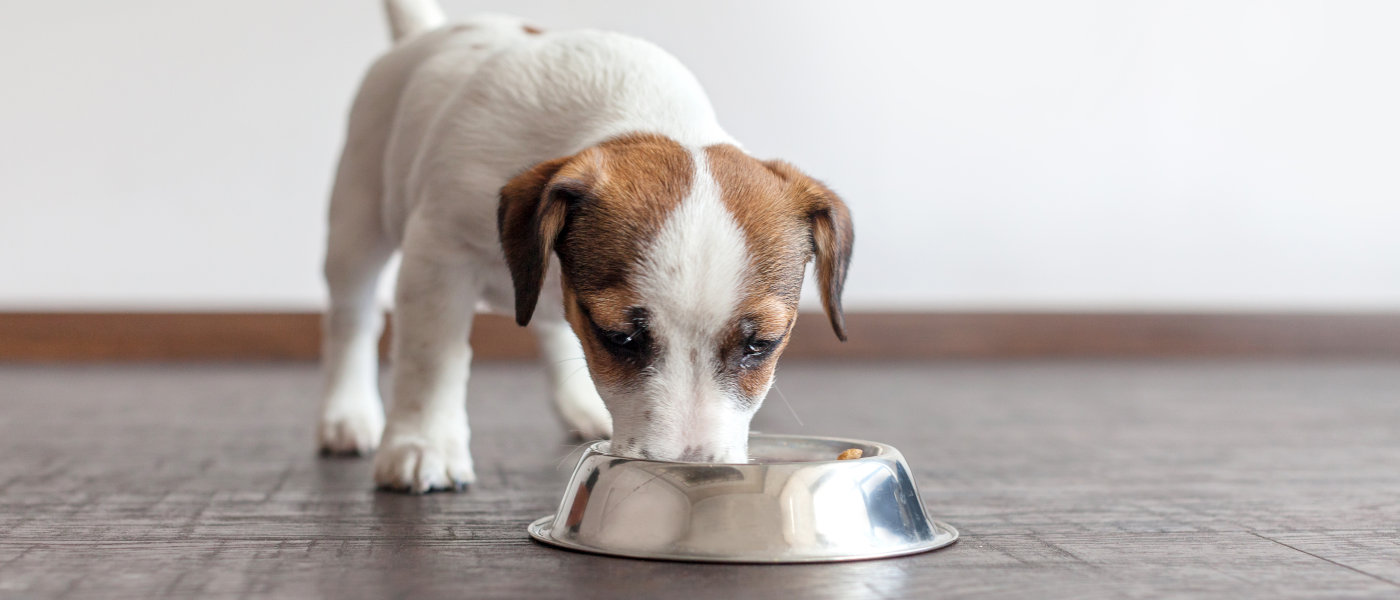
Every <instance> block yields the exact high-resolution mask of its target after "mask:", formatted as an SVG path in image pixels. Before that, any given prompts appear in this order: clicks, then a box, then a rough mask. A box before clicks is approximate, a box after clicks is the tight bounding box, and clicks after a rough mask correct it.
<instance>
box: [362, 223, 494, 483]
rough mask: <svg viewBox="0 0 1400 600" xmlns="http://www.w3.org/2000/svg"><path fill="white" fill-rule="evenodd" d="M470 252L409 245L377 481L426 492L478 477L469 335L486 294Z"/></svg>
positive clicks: (399, 291)
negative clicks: (470, 415)
mask: <svg viewBox="0 0 1400 600" xmlns="http://www.w3.org/2000/svg"><path fill="white" fill-rule="evenodd" d="M476 273H477V270H476V269H474V268H472V265H471V264H470V260H469V259H467V258H465V257H452V256H445V255H443V254H442V253H436V252H422V251H419V252H415V251H414V250H413V249H411V248H409V247H405V249H404V256H403V262H402V264H401V266H400V268H399V279H398V286H397V291H396V293H395V302H394V321H393V323H392V325H393V328H392V329H393V338H394V339H393V378H394V383H393V403H392V405H391V406H390V409H389V416H388V424H387V426H386V427H385V429H384V440H383V444H382V445H381V447H380V450H379V453H378V454H377V455H376V456H375V457H374V479H375V482H376V483H378V484H379V485H380V486H383V487H387V488H391V489H396V490H406V491H411V492H414V493H422V492H427V491H430V490H442V489H462V488H463V487H465V486H466V485H467V484H469V483H471V482H473V481H474V480H475V479H476V474H475V472H474V471H473V468H472V457H471V453H470V451H469V450H468V448H467V444H468V442H469V441H470V432H469V429H468V425H467V408H466V397H467V373H468V370H469V368H470V362H471V347H470V346H468V344H467V335H468V334H469V333H470V330H471V322H472V317H473V313H474V310H475V307H476V302H477V298H478V297H479V296H480V289H479V283H478V282H477V281H476V279H475V277H476Z"/></svg>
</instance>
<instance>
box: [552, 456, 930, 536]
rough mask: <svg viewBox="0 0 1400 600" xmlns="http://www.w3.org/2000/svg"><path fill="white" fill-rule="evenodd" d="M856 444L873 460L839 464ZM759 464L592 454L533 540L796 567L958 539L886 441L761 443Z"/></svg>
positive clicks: (752, 458)
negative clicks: (932, 511)
mask: <svg viewBox="0 0 1400 600" xmlns="http://www.w3.org/2000/svg"><path fill="white" fill-rule="evenodd" d="M848 448H857V449H860V450H861V451H862V452H863V454H864V456H863V457H862V458H859V459H854V460H836V457H837V455H839V454H840V453H841V452H842V451H844V450H846V449H848ZM749 456H750V462H748V463H741V464H714V463H677V462H663V461H655V460H641V459H636V458H624V457H621V456H614V455H610V454H608V443H607V442H597V443H594V444H593V445H592V446H590V447H589V448H588V450H587V451H585V452H584V454H583V458H582V459H581V460H580V461H579V463H578V467H577V468H575V469H574V474H573V477H572V478H571V479H570V480H569V486H568V489H567V490H566V491H565V492H564V499H563V500H562V501H561V502H560V503H559V511H558V512H557V513H556V514H554V515H553V516H548V517H544V518H542V519H540V520H538V521H535V522H534V523H531V524H530V527H529V531H530V536H531V537H533V538H535V539H536V540H538V541H540V542H544V543H546V544H552V545H555V546H560V547H563V548H568V549H571V550H580V551H584V552H594V553H598V554H610V555H614V556H627V557H632V558H651V559H662V560H685V561H703V562H743V563H796V562H822V561H841V560H861V559H869V558H883V557H888V556H900V555H904V554H913V553H916V552H924V551H927V550H933V549H935V548H940V547H943V546H946V545H948V544H951V543H953V541H954V540H957V539H958V532H957V530H956V529H953V528H952V527H949V526H948V525H947V524H944V523H940V522H938V521H935V520H933V519H932V518H930V517H929V516H928V513H927V512H925V511H924V504H923V501H922V500H921V499H920V498H919V490H918V487H916V486H915V485H914V479H913V477H912V476H910V474H909V466H908V465H907V464H905V462H904V457H903V456H901V455H900V454H899V451H898V450H895V449H894V447H892V446H888V445H885V444H879V443H876V442H867V441H862V440H846V439H839V438H819V437H804V436H785V435H753V436H751V437H750V438H749Z"/></svg>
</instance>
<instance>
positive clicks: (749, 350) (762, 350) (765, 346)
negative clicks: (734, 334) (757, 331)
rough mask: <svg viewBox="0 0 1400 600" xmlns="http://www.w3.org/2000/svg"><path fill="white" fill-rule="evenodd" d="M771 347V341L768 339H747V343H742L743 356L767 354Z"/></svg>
mask: <svg viewBox="0 0 1400 600" xmlns="http://www.w3.org/2000/svg"><path fill="white" fill-rule="evenodd" d="M772 349H773V342H771V341H769V340H749V342H748V343H747V344H744V356H758V355H760V354H767V353H768V351H769V350H772Z"/></svg>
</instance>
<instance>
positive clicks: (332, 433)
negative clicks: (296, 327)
mask: <svg viewBox="0 0 1400 600" xmlns="http://www.w3.org/2000/svg"><path fill="white" fill-rule="evenodd" d="M361 150H362V149H359V148H352V147H350V146H347V148H346V152H345V155H344V156H342V157H341V164H340V171H339V173H338V174H337V176H336V181H335V187H334V190H333V191H332V192H331V208H330V222H329V232H328V236H327V244H326V262H325V276H326V284H327V287H328V288H329V291H330V306H329V308H328V309H327V310H326V313H325V316H324V320H323V324H322V342H321V365H322V371H323V373H322V375H323V377H324V378H325V379H324V388H323V392H322V401H321V417H320V421H319V423H318V427H317V433H316V439H317V444H318V445H319V446H320V448H321V450H322V451H323V452H326V453H337V454H344V453H352V454H363V453H367V452H370V451H372V450H374V448H375V447H376V446H378V445H379V437H380V435H381V434H382V433H383V430H384V407H383V405H382V403H381V402H380V400H379V334H380V331H381V330H382V329H383V325H384V316H383V310H382V309H381V308H380V307H379V304H378V301H377V298H376V293H375V292H376V290H377V288H378V286H379V275H380V273H381V272H382V271H383V270H384V265H385V263H386V262H388V260H389V257H390V255H392V254H393V251H394V243H393V242H392V241H391V240H390V239H389V238H388V236H387V235H386V233H385V231H384V228H383V227H382V225H381V218H380V202H381V199H380V186H379V182H378V180H377V178H376V175H375V174H376V173H377V165H376V166H374V167H366V166H365V165H366V163H369V164H374V162H373V160H372V159H373V157H360V156H357V155H356V154H355V152H358V151H361ZM361 159H367V160H361Z"/></svg>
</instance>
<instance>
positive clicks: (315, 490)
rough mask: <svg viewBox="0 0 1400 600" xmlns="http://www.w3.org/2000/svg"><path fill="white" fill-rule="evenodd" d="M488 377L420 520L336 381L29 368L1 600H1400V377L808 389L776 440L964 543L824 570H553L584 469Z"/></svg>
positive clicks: (1137, 378)
mask: <svg viewBox="0 0 1400 600" xmlns="http://www.w3.org/2000/svg"><path fill="white" fill-rule="evenodd" d="M474 374H475V378H474V379H473V380H472V384H471V390H472V391H471V394H472V395H471V401H470V406H471V413H472V421H473V425H474V432H475V436H476V437H475V440H474V442H473V450H474V451H475V455H476V459H477V465H478V474H479V475H480V477H481V479H480V482H479V483H478V484H477V485H476V486H475V487H474V488H473V489H472V490H471V491H469V492H467V493H463V494H435V495H430V496H426V497H409V496H401V495H396V494H392V493H384V492H375V491H373V490H372V489H371V486H370V483H369V482H370V479H369V462H368V461H367V460H363V459H361V460H351V459H330V460H328V459H320V458H317V457H316V456H315V455H314V454H313V452H312V443H311V427H310V424H311V422H312V415H313V412H314V405H315V398H314V396H315V393H316V387H317V382H318V378H317V375H316V373H315V371H314V369H313V368H312V367H311V366H309V365H265V366H257V365H251V366H250V365H212V366H82V367H77V366H75V367H33V366H6V367H0V597H3V598H9V597H17V598H28V597H35V598H44V597H75V598H77V597H90V598H150V597H165V596H176V597H194V596H199V597H232V596H239V597H243V596H251V597H315V596H320V597H337V598H342V597H371V598H391V597H402V598H415V599H421V598H433V597H440V596H441V597H459V598H460V597H466V598H534V597H543V598H551V597H552V598H565V597H567V598H609V599H615V598H629V597H648V598H654V597H679V598H724V599H736V598H802V599H814V598H831V599H840V600H849V599H852V598H864V597H885V598H904V597H908V598H931V597H941V596H986V597H1015V596H1021V597H1035V598H1045V597H1064V598H1083V597H1093V596H1107V597H1161V596H1169V595H1176V596H1192V597H1216V598H1236V597H1267V598H1274V597H1300V598H1306V597H1389V598H1395V597H1400V364H1395V363H1394V362H1393V361H1392V362H1389V363H1376V362H1369V363H1368V362H1332V363H1328V362H1318V361H1312V362H1267V363H1248V362H1130V363H1114V362H1095V363H1090V362H958V363H939V364H905V365H859V364H842V363H796V362H789V363H787V364H785V365H784V366H783V367H782V370H781V374H780V376H779V386H780V388H781V391H782V393H783V395H784V396H785V397H786V398H787V400H788V401H789V402H790V403H791V405H792V409H793V410H792V412H790V411H789V409H788V408H787V406H785V405H784V403H783V401H782V400H781V399H779V398H778V397H777V394H774V395H773V396H772V397H771V398H770V399H769V402H768V405H767V406H766V407H765V408H764V409H763V411H762V412H761V414H760V416H759V418H758V420H757V421H756V427H757V428H758V429H762V430H766V431H774V432H801V433H810V434H829V435H841V436H849V437H864V438H870V439H876V440H882V441H886V442H889V443H892V444H894V445H896V446H898V447H899V448H900V449H901V450H903V451H904V453H905V455H906V456H907V458H908V459H909V461H910V463H911V464H912V466H913V469H914V472H915V474H916V476H917V478H918V480H919V482H920V484H921V487H922V489H923V492H924V494H925V499H926V501H927V502H928V504H929V507H930V510H931V512H932V513H933V514H935V515H936V516H937V517H939V518H940V519H943V520H946V521H948V522H949V523H952V524H954V525H955V526H957V527H958V528H959V529H961V530H962V534H963V538H962V541H961V542H959V543H958V544H957V545H955V546H953V547H950V548H947V549H944V550H941V551H938V552H933V553H930V554H923V555H918V556H913V557H906V558H899V559H890V560H881V561H871V562H861V563H847V564H834V565H809V566H724V565H693V564H679V563H664V562H647V561H636V560H625V559H614V558H603V557H596V556H589V555H583V554H575V553H570V552H565V551H560V550H556V549H553V548H547V547H543V546H539V545H536V544H534V543H532V542H531V541H530V540H529V539H528V538H527V537H526V534H525V530H524V527H525V524H526V523H527V522H528V521H530V520H531V519H533V518H535V517H538V516H542V515H544V514H546V513H548V512H550V511H551V510H552V509H553V508H554V504H555V502H556V501H557V499H558V494H559V493H560V492H561V488H562V483H563V479H564V477H565V476H566V474H567V471H568V469H569V468H570V467H572V463H571V462H570V460H571V459H570V457H569V454H570V449H571V442H569V441H568V440H567V439H566V438H565V437H564V435H563V433H562V430H561V428H560V427H559V425H558V424H557V423H556V422H555V420H554V417H553V415H552V414H551V413H550V411H549V409H548V407H547V404H546V402H545V401H544V399H543V394H544V386H543V384H542V382H541V380H540V378H538V377H537V376H536V372H535V369H534V368H533V367H532V366H529V365H518V364H511V363H495V364H492V363H486V364H479V365H478V366H477V367H476V368H475V369H474ZM793 412H795V413H796V415H797V417H800V418H801V423H798V422H797V419H796V418H795V417H794V415H793Z"/></svg>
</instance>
